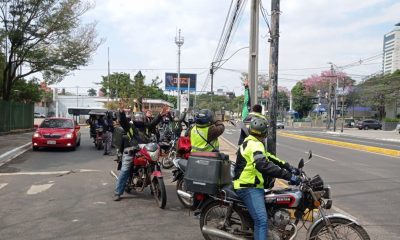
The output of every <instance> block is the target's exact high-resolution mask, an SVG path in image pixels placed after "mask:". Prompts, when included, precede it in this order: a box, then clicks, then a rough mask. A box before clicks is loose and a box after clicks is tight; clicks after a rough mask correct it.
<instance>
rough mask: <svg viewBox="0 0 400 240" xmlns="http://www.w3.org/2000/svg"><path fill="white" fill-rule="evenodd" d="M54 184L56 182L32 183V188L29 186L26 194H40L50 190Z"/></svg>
mask: <svg viewBox="0 0 400 240" xmlns="http://www.w3.org/2000/svg"><path fill="white" fill-rule="evenodd" d="M53 185H54V183H50V184H43V185H32V186H31V188H29V190H28V191H27V192H26V194H28V195H33V194H38V193H41V192H44V191H46V190H48V189H49V188H51V186H53Z"/></svg>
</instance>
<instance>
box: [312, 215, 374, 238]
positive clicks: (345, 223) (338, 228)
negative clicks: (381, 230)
mask: <svg viewBox="0 0 400 240" xmlns="http://www.w3.org/2000/svg"><path fill="white" fill-rule="evenodd" d="M329 221H330V222H331V224H332V228H333V231H334V232H335V233H336V235H337V237H338V239H343V240H353V239H354V240H357V239H359V240H370V237H369V235H368V233H367V231H365V229H364V228H363V227H361V226H360V225H358V224H355V223H354V222H352V221H350V220H348V219H345V218H331V219H329ZM310 239H314V240H324V239H332V236H331V235H330V233H329V232H328V228H327V226H326V225H325V222H324V221H321V222H320V224H318V225H317V226H315V228H314V229H313V231H312V232H311V234H310Z"/></svg>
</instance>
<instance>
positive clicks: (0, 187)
mask: <svg viewBox="0 0 400 240" xmlns="http://www.w3.org/2000/svg"><path fill="white" fill-rule="evenodd" d="M7 185H8V183H0V189H2V188H3V187H5V186H7Z"/></svg>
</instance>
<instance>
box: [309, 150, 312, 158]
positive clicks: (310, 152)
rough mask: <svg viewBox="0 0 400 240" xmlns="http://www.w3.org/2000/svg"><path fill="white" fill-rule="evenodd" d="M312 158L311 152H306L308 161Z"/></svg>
mask: <svg viewBox="0 0 400 240" xmlns="http://www.w3.org/2000/svg"><path fill="white" fill-rule="evenodd" d="M311 158H312V151H311V150H310V151H308V159H311Z"/></svg>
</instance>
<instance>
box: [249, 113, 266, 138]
mask: <svg viewBox="0 0 400 240" xmlns="http://www.w3.org/2000/svg"><path fill="white" fill-rule="evenodd" d="M249 133H250V134H251V135H255V136H257V137H264V138H265V137H266V136H267V133H268V122H267V120H265V119H263V118H260V117H253V119H251V122H250V127H249Z"/></svg>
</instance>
